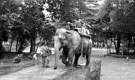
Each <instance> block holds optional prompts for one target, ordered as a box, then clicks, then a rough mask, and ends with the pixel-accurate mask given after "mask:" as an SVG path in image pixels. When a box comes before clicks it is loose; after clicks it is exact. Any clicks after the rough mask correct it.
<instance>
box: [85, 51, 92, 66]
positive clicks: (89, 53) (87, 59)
mask: <svg viewBox="0 0 135 80" xmlns="http://www.w3.org/2000/svg"><path fill="white" fill-rule="evenodd" d="M90 56H91V49H89V51H88V53H87V54H86V65H85V67H88V66H89V63H90Z"/></svg>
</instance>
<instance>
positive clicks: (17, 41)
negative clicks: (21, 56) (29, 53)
mask: <svg viewBox="0 0 135 80" xmlns="http://www.w3.org/2000/svg"><path fill="white" fill-rule="evenodd" d="M18 43H19V38H18V37H17V40H16V52H18Z"/></svg>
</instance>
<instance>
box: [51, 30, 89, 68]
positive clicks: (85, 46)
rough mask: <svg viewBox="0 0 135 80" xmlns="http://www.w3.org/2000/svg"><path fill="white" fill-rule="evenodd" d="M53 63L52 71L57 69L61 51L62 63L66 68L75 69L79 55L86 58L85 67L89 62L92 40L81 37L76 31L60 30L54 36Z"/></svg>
mask: <svg viewBox="0 0 135 80" xmlns="http://www.w3.org/2000/svg"><path fill="white" fill-rule="evenodd" d="M54 48H55V62H54V69H57V64H58V58H59V54H60V51H61V50H62V63H64V64H65V66H66V67H77V66H78V60H79V57H80V56H81V55H83V56H85V57H86V65H85V66H86V67H88V65H89V62H90V56H91V50H92V40H91V39H90V38H88V37H85V36H81V35H80V34H79V33H78V32H77V31H74V30H67V29H64V28H60V29H57V30H56V33H55V36H54Z"/></svg>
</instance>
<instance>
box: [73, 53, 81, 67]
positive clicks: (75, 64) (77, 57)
mask: <svg viewBox="0 0 135 80" xmlns="http://www.w3.org/2000/svg"><path fill="white" fill-rule="evenodd" d="M80 55H81V54H75V60H74V66H75V67H77V66H78V59H79V57H80Z"/></svg>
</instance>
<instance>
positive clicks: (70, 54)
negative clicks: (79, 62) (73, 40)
mask: <svg viewBox="0 0 135 80" xmlns="http://www.w3.org/2000/svg"><path fill="white" fill-rule="evenodd" d="M73 58H74V48H70V50H69V53H68V63H69V65H70V66H71V67H73V60H74V59H73Z"/></svg>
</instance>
